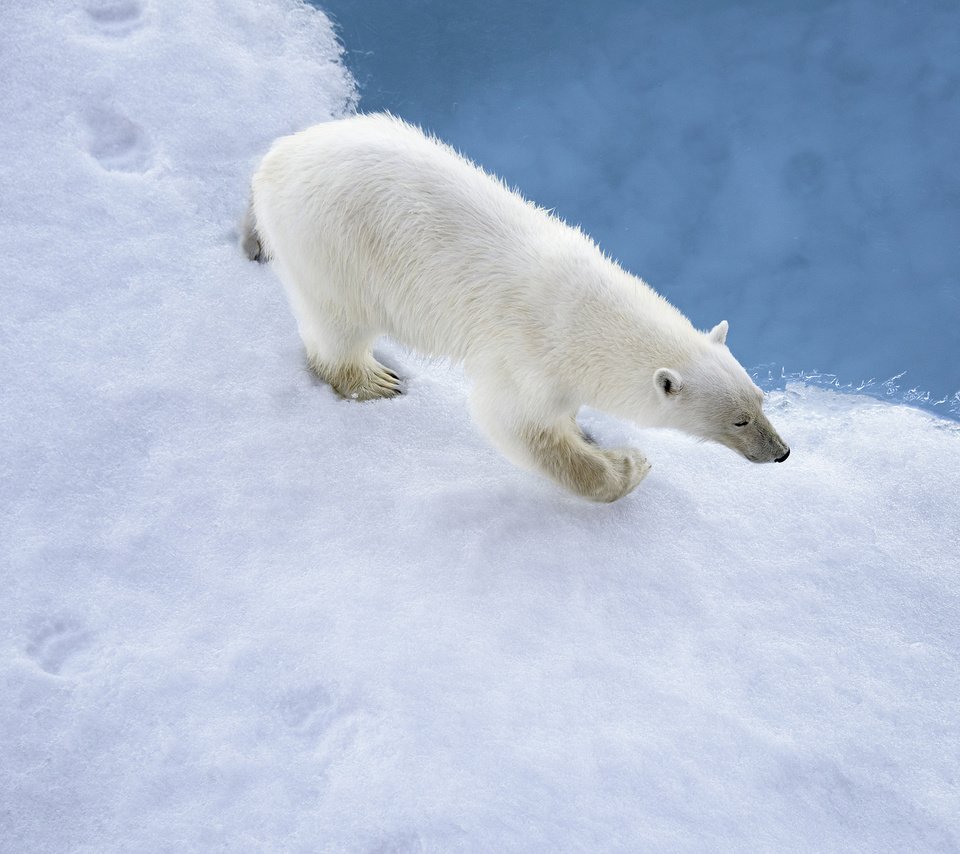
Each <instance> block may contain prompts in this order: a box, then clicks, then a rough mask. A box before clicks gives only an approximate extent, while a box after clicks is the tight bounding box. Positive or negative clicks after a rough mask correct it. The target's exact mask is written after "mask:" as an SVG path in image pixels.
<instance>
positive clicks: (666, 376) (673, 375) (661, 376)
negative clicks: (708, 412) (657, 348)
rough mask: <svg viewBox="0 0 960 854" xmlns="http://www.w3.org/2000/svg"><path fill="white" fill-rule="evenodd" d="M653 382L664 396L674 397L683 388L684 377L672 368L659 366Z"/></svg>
mask: <svg viewBox="0 0 960 854" xmlns="http://www.w3.org/2000/svg"><path fill="white" fill-rule="evenodd" d="M653 384H654V386H656V388H657V391H659V392H660V394H662V395H663V396H664V397H674V396H676V395H678V394H680V391H681V390H682V389H683V378H682V377H681V376H680V374H678V373H677V372H676V371H671V370H670V368H659V369H658V370H657V371H656V372H654V375H653Z"/></svg>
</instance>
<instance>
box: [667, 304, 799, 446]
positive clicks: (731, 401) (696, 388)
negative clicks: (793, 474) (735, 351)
mask: <svg viewBox="0 0 960 854" xmlns="http://www.w3.org/2000/svg"><path fill="white" fill-rule="evenodd" d="M727 329H728V326H727V321H725V320H723V321H721V322H720V323H718V324H717V325H716V326H715V327H714V328H713V329H712V330H710V332H708V333H706V334H705V335H704V336H703V340H702V342H701V344H702V346H701V347H700V348H698V349H699V352H698V353H697V354H696V356H695V357H694V358H693V359H691V360H689V361H688V362H686V363H685V364H684V365H683V366H682V368H660V369H658V370H657V371H656V372H654V375H653V383H654V387H655V389H656V392H657V398H658V400H659V403H660V408H661V413H660V415H661V419H662V423H663V424H664V425H665V426H669V427H673V428H675V429H677V430H682V431H683V432H685V433H689V434H690V435H692V436H696V437H698V438H700V439H707V440H709V441H712V442H719V443H720V444H721V445H726V446H727V447H728V448H730V449H732V450H734V451H736V452H737V453H739V454H742V455H743V456H744V457H746V458H747V459H748V460H750V461H751V462H754V463H772V462H777V463H782V462H783V461H784V460H785V459H786V458H787V457H788V456H789V455H790V449H789V448H788V447H787V445H786V443H785V442H784V441H783V439H781V438H780V436H779V435H777V431H776V430H775V429H774V428H773V425H772V424H771V423H770V422H769V421H768V420H767V417H766V416H765V415H764V414H763V392H762V391H761V390H760V389H759V388H757V386H756V385H755V384H754V382H753V381H752V380H751V379H750V377H749V376H748V375H747V372H746V371H745V370H744V369H743V367H742V366H741V365H740V363H739V362H738V361H737V360H736V359H735V358H734V357H733V355H732V354H731V353H730V350H728V349H727V343H726V342H727Z"/></svg>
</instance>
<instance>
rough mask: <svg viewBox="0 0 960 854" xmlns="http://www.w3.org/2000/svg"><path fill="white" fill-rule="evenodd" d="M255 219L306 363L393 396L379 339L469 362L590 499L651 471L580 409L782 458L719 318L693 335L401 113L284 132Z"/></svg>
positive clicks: (251, 222) (490, 414) (574, 233)
mask: <svg viewBox="0 0 960 854" xmlns="http://www.w3.org/2000/svg"><path fill="white" fill-rule="evenodd" d="M245 227H246V233H245V234H244V240H245V242H246V243H247V252H248V254H251V255H252V254H254V253H253V252H252V250H251V249H250V246H251V245H252V244H250V240H251V239H254V240H255V241H256V242H257V245H258V247H259V249H260V255H261V257H263V256H266V257H269V258H271V259H272V260H273V262H274V264H275V267H276V269H277V272H278V274H279V276H280V278H281V279H282V281H283V283H284V286H285V288H286V291H287V295H288V297H289V299H290V303H291V306H292V308H293V311H294V314H295V315H296V318H297V323H298V327H299V330H300V335H301V337H302V338H303V342H304V345H305V347H306V350H307V354H308V356H309V358H310V361H311V364H313V366H314V367H315V369H316V370H317V371H318V373H320V375H321V376H324V377H325V378H327V379H329V380H330V381H331V382H332V383H333V384H334V386H335V387H336V388H337V389H338V390H339V391H340V392H341V393H342V394H344V395H345V396H349V397H359V398H361V399H368V398H371V397H380V396H387V395H388V394H392V393H395V392H396V391H397V387H396V385H395V383H394V382H393V380H395V379H396V378H395V377H394V376H393V375H392V374H391V373H390V372H386V374H388V375H389V376H386V374H384V371H385V369H383V368H382V366H380V365H378V364H377V363H376V362H375V361H374V360H373V357H372V355H371V352H370V347H371V344H372V342H373V341H374V339H375V338H376V337H377V336H379V335H381V334H386V335H389V336H391V337H392V338H394V339H396V340H397V341H400V342H402V343H403V344H405V345H407V346H409V347H412V348H414V349H416V350H418V351H420V352H422V353H425V354H432V355H442V356H448V357H451V358H453V359H455V360H458V361H462V362H463V363H464V366H465V369H466V371H467V373H468V374H469V376H470V377H471V378H472V380H473V382H474V390H473V395H472V412H473V414H474V417H475V419H476V421H477V422H478V423H479V424H480V426H481V427H482V428H483V429H484V430H485V431H486V432H487V434H488V435H489V436H490V437H491V439H493V441H494V442H495V443H496V444H497V445H498V446H499V447H500V448H501V449H502V450H503V451H504V452H505V453H506V454H507V456H509V457H510V458H511V459H513V460H514V461H516V462H518V463H520V464H522V465H526V466H530V467H533V468H537V469H539V470H541V471H543V472H544V473H546V474H548V475H550V476H551V477H553V478H554V479H556V480H558V481H559V482H561V483H563V484H564V485H565V486H567V487H569V488H571V489H574V490H575V491H577V492H580V493H581V494H584V495H586V496H587V497H590V498H595V499H598V500H613V499H615V498H618V497H620V496H621V495H623V494H625V493H626V492H628V491H629V490H630V489H632V488H633V487H634V486H635V485H636V483H638V482H639V480H640V479H642V477H643V476H644V475H645V474H646V471H647V469H648V468H649V466H648V465H647V464H646V462H645V460H643V457H642V455H640V454H639V452H637V451H626V450H624V451H609V452H602V451H601V450H600V449H597V448H594V447H593V446H591V445H589V443H587V442H585V441H584V440H583V436H582V435H581V434H580V433H579V430H577V429H576V426H575V422H573V416H574V415H575V414H576V412H577V410H578V409H579V407H580V406H581V405H584V404H588V405H590V406H593V407H596V408H598V409H602V410H605V411H607V412H610V413H613V414H615V415H618V416H621V417H624V418H627V419H630V420H632V421H634V422H636V423H637V424H641V425H647V426H658V427H675V428H679V429H682V430H685V431H686V432H688V433H692V434H694V435H696V436H700V437H702V438H707V439H711V440H715V441H720V442H723V443H724V444H727V445H729V446H730V447H734V448H735V449H736V450H738V451H740V452H741V453H743V454H744V455H745V456H747V457H748V458H750V459H754V460H756V461H767V460H772V459H774V458H777V457H781V456H782V455H783V454H784V452H785V451H786V446H785V445H784V444H783V443H782V441H781V440H780V439H779V437H778V436H776V432H775V431H774V430H773V428H772V427H771V426H770V425H769V422H767V420H766V419H765V418H764V416H763V414H762V412H761V410H760V404H761V401H762V394H761V393H760V391H759V390H758V389H757V388H756V387H755V386H754V384H753V383H752V382H751V381H750V379H749V377H748V376H747V375H746V373H745V372H744V371H743V369H742V367H741V366H740V365H739V364H738V363H737V361H736V360H735V359H734V358H733V356H732V355H730V351H729V350H728V349H727V347H726V345H725V339H726V331H727V329H726V322H723V323H722V324H720V325H718V326H717V327H716V328H715V329H714V330H712V331H711V332H710V333H702V332H699V331H697V330H696V329H694V328H693V326H692V325H691V324H690V322H689V321H688V320H687V318H686V317H684V316H683V314H681V313H680V312H679V311H678V310H677V309H676V308H674V307H673V306H672V305H670V304H669V303H668V302H667V301H666V300H665V299H664V298H663V297H661V296H660V295H659V294H657V293H655V292H654V291H653V290H651V289H650V288H649V287H648V286H647V285H646V284H645V283H644V282H642V281H641V280H640V279H639V278H637V277H635V276H633V275H631V274H629V273H627V272H625V271H624V270H623V269H621V268H620V267H619V266H618V265H617V264H616V263H614V262H613V261H611V260H610V259H609V258H607V257H605V256H604V255H603V253H601V252H600V250H599V249H598V248H597V246H596V245H595V244H594V243H593V241H592V240H590V239H589V238H588V237H587V236H585V235H584V234H583V233H582V232H580V231H579V230H577V229H574V228H571V227H570V226H568V225H566V224H565V223H563V222H561V221H560V220H559V219H557V218H556V217H554V216H551V215H550V214H549V213H547V212H546V211H544V210H542V209H540V208H538V207H536V206H535V205H533V204H531V203H530V202H528V201H526V200H524V199H523V198H522V197H521V196H520V195H519V194H518V193H516V192H514V191H512V190H510V189H508V188H507V187H506V186H505V185H504V184H503V183H502V182H501V181H499V180H497V179H495V178H493V177H491V176H490V175H488V174H486V173H485V172H483V171H482V170H481V169H479V168H477V167H476V166H474V165H473V164H472V163H470V162H469V161H468V160H466V159H465V158H463V157H461V156H460V155H459V154H457V153H456V152H455V151H453V150H452V149H451V148H449V147H448V146H446V145H444V144H442V143H440V142H439V141H437V140H435V139H431V138H429V137H427V136H425V135H424V134H423V133H421V132H420V131H419V130H417V129H416V128H413V127H411V126H409V125H407V124H405V123H404V122H402V121H400V120H398V119H395V118H393V117H390V116H386V115H367V116H355V117H352V118H348V119H343V120H341V121H337V122H329V123H326V124H322V125H318V126H316V127H313V128H310V129H309V130H306V131H303V132H302V133H298V134H294V135H293V136H288V137H284V138H282V139H279V140H277V141H276V142H275V143H274V145H273V147H272V148H271V149H270V152H269V153H268V154H267V155H266V157H265V158H264V159H263V162H262V163H261V164H260V167H259V169H258V170H257V172H256V175H255V176H254V178H253V196H252V211H251V215H249V216H248V218H247V223H246V226H245ZM663 369H665V371H666V373H664V370H663ZM391 377H393V379H391ZM668 379H669V380H671V381H670V382H666V381H665V380H668ZM743 418H748V419H749V420H750V424H749V425H748V426H747V427H746V428H734V427H733V426H732V425H733V423H734V422H736V421H740V420H743ZM536 437H539V438H536ZM602 454H606V456H600V455H602ZM567 456H569V457H570V459H569V460H568V459H566V457H567ZM559 457H562V458H563V459H559ZM584 467H585V468H584ZM584 471H586V474H584Z"/></svg>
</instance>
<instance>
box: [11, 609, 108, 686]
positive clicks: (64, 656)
mask: <svg viewBox="0 0 960 854" xmlns="http://www.w3.org/2000/svg"><path fill="white" fill-rule="evenodd" d="M92 638H93V635H92V633H91V632H90V631H89V630H88V629H87V627H86V626H85V625H84V624H83V622H82V621H81V620H79V619H77V618H76V617H71V616H60V617H50V618H47V619H45V620H42V621H41V622H38V623H37V624H36V626H35V627H34V629H33V630H32V631H31V632H30V636H29V641H28V643H27V647H26V652H27V655H29V656H30V658H32V659H33V660H34V661H35V662H36V663H37V666H38V667H40V668H41V669H42V670H45V671H46V672H47V673H52V674H53V675H55V676H56V675H59V674H60V672H61V671H62V670H63V668H64V666H65V665H66V664H67V662H68V661H69V660H70V659H71V658H73V656H75V655H76V654H77V653H78V652H82V651H83V650H84V649H86V648H87V647H88V646H90V643H91V641H92Z"/></svg>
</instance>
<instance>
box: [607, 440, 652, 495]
mask: <svg viewBox="0 0 960 854" xmlns="http://www.w3.org/2000/svg"><path fill="white" fill-rule="evenodd" d="M601 453H602V454H603V456H604V457H606V459H607V460H608V462H609V463H610V467H611V469H612V474H613V477H611V478H610V480H609V481H608V483H607V484H606V489H604V490H603V492H602V493H601V494H600V495H598V496H597V498H598V500H600V501H608V502H609V501H616V500H617V499H618V498H623V496H624V495H629V494H630V493H631V492H633V490H634V489H636V488H637V485H638V484H639V483H640V481H641V480H643V479H644V478H645V477H646V476H647V475H648V474H649V473H650V463H649V462H647V458H646V457H645V456H644V455H643V454H642V453H641V452H640V451H638V450H637V449H636V448H620V449H616V450H605V451H601Z"/></svg>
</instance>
